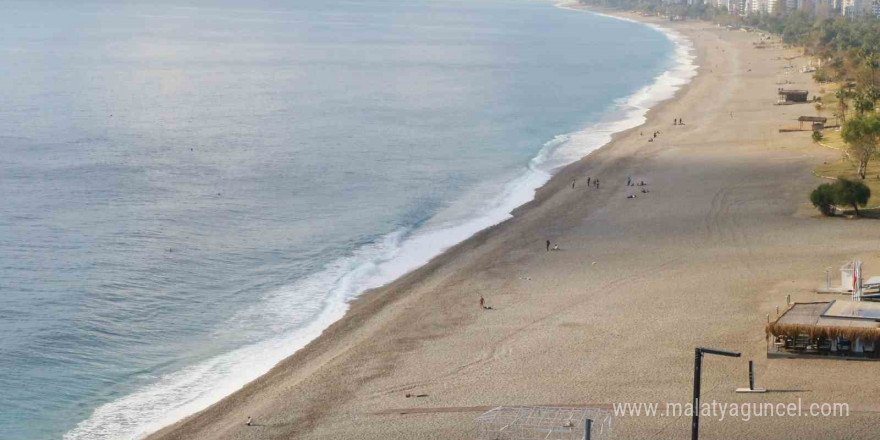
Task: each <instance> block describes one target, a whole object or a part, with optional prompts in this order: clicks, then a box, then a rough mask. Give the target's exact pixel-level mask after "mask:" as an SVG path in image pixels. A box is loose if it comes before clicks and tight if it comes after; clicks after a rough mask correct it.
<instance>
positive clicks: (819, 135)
mask: <svg viewBox="0 0 880 440" xmlns="http://www.w3.org/2000/svg"><path fill="white" fill-rule="evenodd" d="M821 140H822V132H821V131H814V132H813V142H819V141H821Z"/></svg>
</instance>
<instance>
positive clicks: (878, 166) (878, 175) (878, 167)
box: [813, 135, 880, 209]
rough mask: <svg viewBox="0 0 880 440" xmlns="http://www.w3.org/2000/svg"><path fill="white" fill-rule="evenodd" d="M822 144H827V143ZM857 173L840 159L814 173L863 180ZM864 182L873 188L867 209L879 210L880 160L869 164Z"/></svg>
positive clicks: (825, 164) (845, 161)
mask: <svg viewBox="0 0 880 440" xmlns="http://www.w3.org/2000/svg"><path fill="white" fill-rule="evenodd" d="M838 136H839V135H838ZM822 143H825V141H823V142H822ZM857 171H858V168H856V166H855V165H853V164H852V163H851V162H850V161H848V160H846V159H844V158H840V159H838V160H835V161H833V162H832V161H829V162H825V163H824V164H822V165H819V166H818V167H816V168H815V169H814V170H813V172H814V173H816V175H818V176H820V177H828V178H832V179H834V178H837V177H845V178H847V179H851V180H860V179H861V178H860V177H859V175H858V173H857ZM863 182H864V183H865V185H868V188H871V198H870V199H868V204H867V206H866V208H867V209H873V208H877V207H878V205H880V160H874V161H871V162H870V163H869V164H868V173H867V174H866V177H865V180H864V181H863Z"/></svg>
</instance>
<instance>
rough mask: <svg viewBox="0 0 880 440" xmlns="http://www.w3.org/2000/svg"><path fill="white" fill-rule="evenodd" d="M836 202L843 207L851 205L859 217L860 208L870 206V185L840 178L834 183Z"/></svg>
mask: <svg viewBox="0 0 880 440" xmlns="http://www.w3.org/2000/svg"><path fill="white" fill-rule="evenodd" d="M834 193H835V202H836V203H838V204H841V205H850V206H852V207H853V209H855V210H856V215H859V206H865V205H867V204H868V199H870V198H871V188H868V185H865V184H864V183H862V182H860V181H857V180H849V179H844V178H843V177H838V178H837V182H835V183H834Z"/></svg>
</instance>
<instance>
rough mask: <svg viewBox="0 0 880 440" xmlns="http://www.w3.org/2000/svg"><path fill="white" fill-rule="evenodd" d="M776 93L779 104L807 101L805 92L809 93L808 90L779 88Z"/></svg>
mask: <svg viewBox="0 0 880 440" xmlns="http://www.w3.org/2000/svg"><path fill="white" fill-rule="evenodd" d="M778 94H779V103H780V104H791V103H795V102H807V94H809V91H807V90H786V89H779V90H778Z"/></svg>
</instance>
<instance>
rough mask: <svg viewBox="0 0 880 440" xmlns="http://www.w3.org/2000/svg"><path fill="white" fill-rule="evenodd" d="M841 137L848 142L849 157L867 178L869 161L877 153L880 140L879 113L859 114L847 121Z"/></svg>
mask: <svg viewBox="0 0 880 440" xmlns="http://www.w3.org/2000/svg"><path fill="white" fill-rule="evenodd" d="M840 137H842V138H843V141H844V142H846V143H847V145H848V148H847V151H846V155H847V158H848V159H849V160H850V161H852V162H854V163H856V164H857V166H858V173H859V177H861V178H862V179H864V178H865V173H867V171H868V162H869V161H870V160H871V159H872V158H873V157H874V156H876V155H877V143H878V140H880V119H878V117H877V115H875V114H870V115H859V116H857V117H855V118H852V119H850V120H849V121H846V123H845V124H843V129H842V130H841V131H840Z"/></svg>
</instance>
